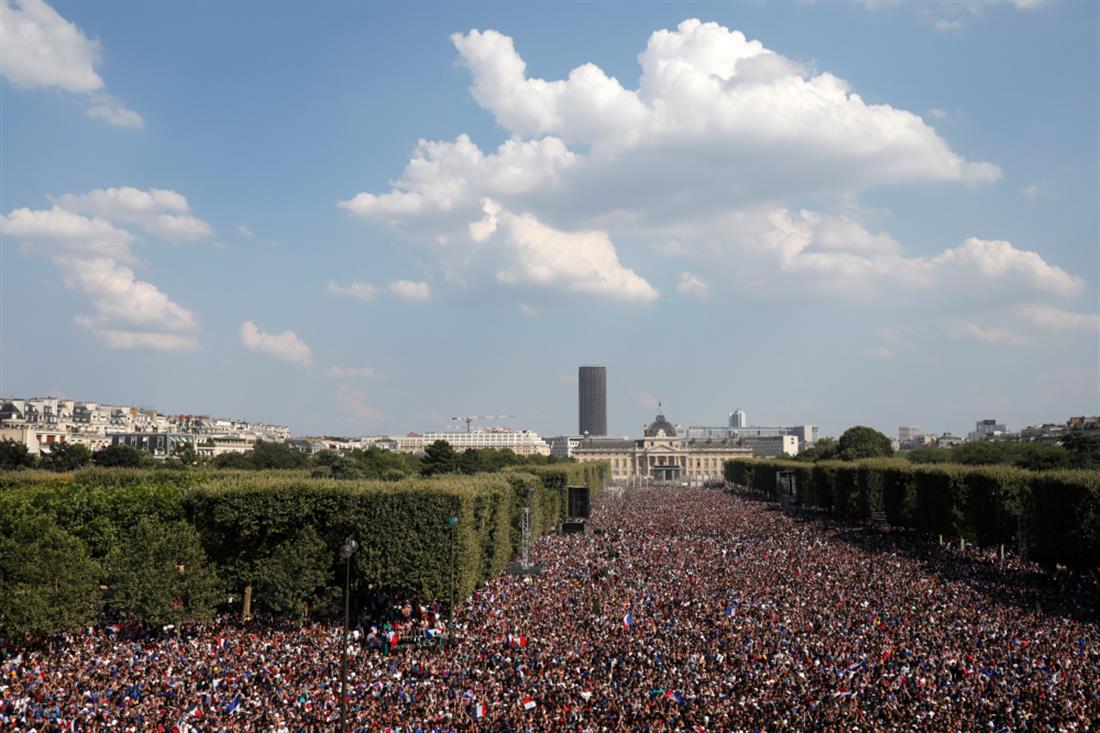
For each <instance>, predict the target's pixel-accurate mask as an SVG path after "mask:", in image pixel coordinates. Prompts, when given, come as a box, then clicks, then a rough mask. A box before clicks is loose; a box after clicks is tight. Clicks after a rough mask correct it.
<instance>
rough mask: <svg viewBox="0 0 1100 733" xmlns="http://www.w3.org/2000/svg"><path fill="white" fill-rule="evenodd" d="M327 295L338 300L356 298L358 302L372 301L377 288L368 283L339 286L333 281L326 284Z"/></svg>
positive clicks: (376, 293)
mask: <svg viewBox="0 0 1100 733" xmlns="http://www.w3.org/2000/svg"><path fill="white" fill-rule="evenodd" d="M328 293H329V295H335V296H337V297H340V298H357V299H358V300H374V298H375V296H377V295H378V288H376V287H374V286H373V285H370V284H368V283H361V282H352V283H349V284H347V285H341V284H340V283H338V282H335V281H333V280H330V281H329V284H328Z"/></svg>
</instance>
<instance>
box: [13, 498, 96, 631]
mask: <svg viewBox="0 0 1100 733" xmlns="http://www.w3.org/2000/svg"><path fill="white" fill-rule="evenodd" d="M99 572H100V569H99V566H98V565H97V564H96V563H95V562H94V561H93V560H92V559H91V558H90V557H88V551H87V549H86V548H85V547H84V544H83V543H82V542H81V541H80V540H78V539H77V538H75V537H73V536H72V535H70V534H69V533H67V532H65V531H64V530H62V529H60V528H59V527H58V526H57V525H56V524H54V522H52V521H51V520H50V519H48V518H46V517H42V516H39V517H36V518H34V519H31V520H29V521H26V522H22V523H20V524H19V525H18V526H17V527H16V529H15V531H14V532H13V533H11V534H10V535H9V534H4V535H2V536H0V630H3V632H4V633H5V634H8V635H10V636H21V635H26V634H29V635H33V636H45V635H50V634H56V633H59V632H62V631H68V630H70V629H75V628H79V627H80V626H83V625H85V624H88V623H90V622H91V621H92V620H93V619H94V618H95V615H96V612H97V611H98V609H99V604H100V591H99V582H98V580H99Z"/></svg>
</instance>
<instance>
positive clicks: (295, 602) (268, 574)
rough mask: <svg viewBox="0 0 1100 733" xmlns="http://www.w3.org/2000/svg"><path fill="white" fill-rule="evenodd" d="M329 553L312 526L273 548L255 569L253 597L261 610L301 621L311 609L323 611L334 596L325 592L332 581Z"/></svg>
mask: <svg viewBox="0 0 1100 733" xmlns="http://www.w3.org/2000/svg"><path fill="white" fill-rule="evenodd" d="M333 559H334V558H333V556H332V553H331V552H329V548H328V547H327V546H326V545H325V541H324V540H323V539H321V536H320V535H319V534H318V533H317V530H316V529H315V528H314V527H312V526H306V527H304V528H302V530H301V531H299V532H298V533H297V534H293V535H290V536H288V537H287V538H286V539H284V540H283V541H282V542H280V543H279V544H277V545H275V546H274V547H273V548H272V549H271V552H270V553H269V554H268V555H267V556H266V557H264V558H262V559H261V560H260V561H259V562H258V563H257V565H256V568H255V576H254V580H255V585H256V587H255V594H256V597H257V598H259V599H262V601H263V602H262V604H261V605H262V606H264V607H266V608H268V609H270V610H272V611H274V612H276V613H285V614H288V615H291V616H296V617H300V618H304V617H305V616H307V615H309V612H310V610H311V608H316V607H318V606H320V607H321V609H322V610H326V605H327V604H328V602H330V601H331V600H333V599H334V598H335V594H333V593H332V592H331V591H329V590H326V586H327V585H329V580H330V579H331V577H332V564H333Z"/></svg>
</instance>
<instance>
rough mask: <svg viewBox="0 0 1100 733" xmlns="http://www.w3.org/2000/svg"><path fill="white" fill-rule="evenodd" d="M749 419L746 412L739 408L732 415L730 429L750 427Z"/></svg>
mask: <svg viewBox="0 0 1100 733" xmlns="http://www.w3.org/2000/svg"><path fill="white" fill-rule="evenodd" d="M748 424H749V418H748V416H747V415H745V411H744V410H742V409H741V408H738V409H736V410H734V411H733V412H731V413H730V427H731V428H743V427H746V426H748Z"/></svg>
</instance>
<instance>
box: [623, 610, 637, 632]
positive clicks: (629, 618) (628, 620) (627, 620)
mask: <svg viewBox="0 0 1100 733" xmlns="http://www.w3.org/2000/svg"><path fill="white" fill-rule="evenodd" d="M633 625H634V612H633V611H630V612H629V613H627V614H626V615H625V616H623V628H624V629H629V628H630V627H631V626H633Z"/></svg>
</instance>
